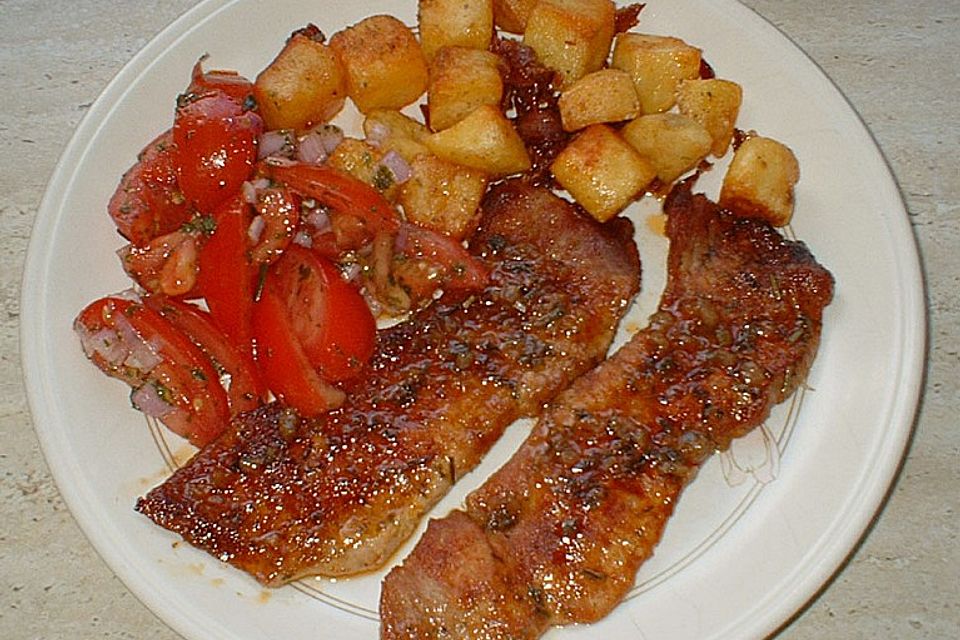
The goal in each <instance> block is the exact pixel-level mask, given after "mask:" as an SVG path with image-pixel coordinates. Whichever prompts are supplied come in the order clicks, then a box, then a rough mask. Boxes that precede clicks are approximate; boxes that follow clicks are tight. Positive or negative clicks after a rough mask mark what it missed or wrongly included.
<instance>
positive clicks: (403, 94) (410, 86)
mask: <svg viewBox="0 0 960 640" xmlns="http://www.w3.org/2000/svg"><path fill="white" fill-rule="evenodd" d="M330 46H331V47H332V48H333V50H334V51H336V52H337V54H338V55H339V56H340V60H341V62H342V63H343V66H344V68H345V69H346V74H347V92H348V93H349V95H350V98H351V99H352V100H353V101H354V102H355V103H356V105H357V108H358V109H360V111H362V112H363V113H369V112H370V111H373V110H374V109H400V108H401V107H405V106H406V105H408V104H411V103H412V102H414V101H416V100H417V98H419V97H420V96H421V95H423V92H424V91H425V90H426V88H427V77H428V76H427V61H426V59H425V58H424V57H423V51H422V50H421V48H420V43H419V42H417V39H416V37H414V35H413V32H411V31H410V29H409V27H407V25H405V24H403V23H402V22H400V21H399V20H397V19H396V18H394V17H393V16H386V15H379V16H371V17H369V18H365V19H363V20H361V21H360V22H358V23H357V24H355V25H353V26H352V27H348V28H346V29H344V30H343V31H340V32H338V33H336V34H335V35H334V36H333V37H332V38H331V39H330Z"/></svg>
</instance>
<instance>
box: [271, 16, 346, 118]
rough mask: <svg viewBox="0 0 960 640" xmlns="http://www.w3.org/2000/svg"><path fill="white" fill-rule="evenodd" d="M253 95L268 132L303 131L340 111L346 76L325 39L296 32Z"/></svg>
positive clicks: (344, 97) (344, 98) (272, 63)
mask: <svg viewBox="0 0 960 640" xmlns="http://www.w3.org/2000/svg"><path fill="white" fill-rule="evenodd" d="M253 93H254V96H255V97H256V99H257V105H258V108H259V111H260V116H261V117H262V118H263V122H264V125H265V126H266V128H267V129H296V130H298V131H302V130H304V129H308V128H310V127H311V126H313V125H315V124H320V123H322V122H328V121H330V120H331V119H332V118H333V117H334V116H335V115H337V113H339V112H340V109H341V108H342V107H343V103H344V100H346V97H347V84H346V74H345V72H344V69H343V66H342V65H341V64H340V59H339V58H338V57H337V55H336V54H335V53H334V52H333V51H332V50H331V49H330V48H329V47H328V46H327V45H325V44H324V43H323V41H322V37H318V38H312V37H310V36H309V35H306V34H305V33H295V34H294V35H293V36H291V37H290V39H289V40H288V41H287V44H286V46H284V48H283V50H281V51H280V53H279V54H278V55H277V57H276V58H275V59H274V60H273V62H271V63H270V64H269V65H268V66H267V67H266V68H265V69H264V70H263V71H261V72H260V75H258V76H257V79H256V80H255V81H254V84H253Z"/></svg>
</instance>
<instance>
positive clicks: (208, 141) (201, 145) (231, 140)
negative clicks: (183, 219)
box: [173, 91, 263, 213]
mask: <svg viewBox="0 0 960 640" xmlns="http://www.w3.org/2000/svg"><path fill="white" fill-rule="evenodd" d="M262 131H263V121H262V120H260V116H258V115H256V114H255V113H252V112H250V111H244V110H243V107H242V106H241V105H240V104H239V103H238V102H237V101H236V100H234V99H233V98H231V97H230V96H229V95H227V94H226V93H224V92H223V91H213V92H210V93H205V94H201V95H187V96H185V97H184V99H183V100H182V104H180V105H179V106H178V107H177V114H176V118H175V119H174V123H173V141H174V144H175V145H176V153H177V177H178V183H179V185H180V188H181V189H182V190H183V195H184V196H186V198H187V200H189V201H190V202H192V203H193V204H194V205H195V206H196V207H197V208H198V209H199V210H200V211H202V212H205V213H208V212H210V211H213V210H214V209H215V208H216V207H217V206H218V205H219V204H221V203H222V202H224V201H225V200H227V199H228V198H229V197H230V196H232V195H233V194H235V193H237V192H238V191H239V190H240V187H241V185H242V184H243V182H244V181H245V180H247V178H249V177H250V175H251V173H252V172H253V166H254V163H255V162H256V160H257V140H258V139H259V137H260V133H261V132H262Z"/></svg>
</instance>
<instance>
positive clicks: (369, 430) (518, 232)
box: [137, 184, 640, 586]
mask: <svg viewBox="0 0 960 640" xmlns="http://www.w3.org/2000/svg"><path fill="white" fill-rule="evenodd" d="M483 208H484V211H483V219H482V223H481V229H480V231H479V232H478V235H477V236H476V237H475V238H474V240H473V242H472V248H471V251H473V252H474V253H476V254H479V255H481V257H482V259H483V260H484V262H485V263H486V264H487V266H488V267H489V268H490V271H491V277H490V283H489V285H488V286H487V288H486V289H485V290H484V291H482V292H480V293H477V294H476V295H474V296H471V297H469V298H466V299H463V297H462V295H461V296H460V297H454V296H453V295H452V294H451V295H445V296H444V297H441V298H440V299H439V300H437V301H436V302H435V303H434V304H433V305H431V306H430V307H428V308H426V309H424V310H422V311H420V312H418V313H416V314H414V315H413V316H412V317H411V318H410V319H409V320H408V321H405V322H403V323H400V324H398V325H395V326H393V327H391V328H389V329H385V330H383V331H381V332H380V334H379V336H378V345H377V353H376V354H375V356H374V358H373V361H372V362H371V364H370V365H369V369H368V370H367V371H366V372H365V374H364V375H363V376H362V377H361V379H360V381H359V382H358V383H356V384H354V385H353V387H352V388H349V389H347V401H346V403H345V405H344V406H342V407H341V408H339V409H337V410H336V411H333V412H331V413H329V414H326V415H324V416H321V417H320V418H318V419H316V420H313V421H301V420H300V419H299V418H298V417H297V416H296V415H295V414H294V413H292V412H291V411H290V410H288V409H285V408H283V407H281V406H279V405H276V404H273V405H268V406H265V407H262V408H261V409H259V410H257V411H255V412H251V413H249V414H246V415H242V416H240V417H239V418H238V419H236V420H235V421H234V423H233V424H232V425H231V428H230V429H228V430H227V432H226V433H225V434H224V435H223V436H222V437H220V438H219V439H218V440H216V441H215V442H214V443H212V444H211V445H209V446H208V447H206V448H205V449H203V450H202V451H200V452H199V453H198V454H197V455H196V456H194V457H193V459H191V460H190V461H189V462H188V463H187V464H186V465H185V466H184V467H183V468H181V469H179V470H178V471H176V472H175V473H174V474H173V475H172V476H171V477H170V478H169V479H168V480H167V481H166V482H164V483H163V484H162V485H160V486H159V487H157V488H155V489H153V490H152V491H151V492H150V493H149V494H148V495H147V496H146V497H144V498H141V499H140V500H139V502H138V503H137V509H138V510H139V511H140V512H141V513H144V514H145V515H147V516H148V517H149V518H151V519H152V520H153V521H154V522H156V523H157V524H159V525H160V526H163V527H165V528H167V529H170V530H171V531H174V532H176V533H178V534H180V535H181V536H183V538H184V539H186V540H187V541H188V542H190V543H191V544H193V545H195V546H197V547H200V548H201V549H204V550H206V551H208V552H209V553H211V554H212V555H214V556H216V557H217V558H220V559H221V560H224V561H227V562H230V563H231V564H233V565H234V566H236V567H238V568H240V569H242V570H244V571H247V572H248V573H250V574H251V575H253V576H254V577H255V578H256V579H257V580H259V581H260V582H262V583H263V584H266V585H271V586H276V585H280V584H283V583H285V582H288V581H291V580H295V579H297V578H300V577H303V576H307V575H315V574H321V575H330V576H340V575H349V574H354V573H358V572H362V571H366V570H370V569H374V568H376V567H378V566H379V565H381V564H382V563H383V562H385V561H386V560H387V559H388V558H389V557H390V555H391V554H392V553H393V552H394V551H395V550H396V548H397V547H398V546H399V545H400V544H401V543H402V542H403V541H404V540H405V539H406V538H407V537H408V536H409V535H410V534H411V533H412V532H413V530H414V529H415V527H416V526H417V524H418V522H419V520H420V518H421V517H422V516H423V514H424V513H425V512H426V511H427V510H428V509H429V508H430V507H431V506H432V505H433V504H435V503H436V501H437V500H439V499H440V497H442V496H443V495H444V494H445V493H446V492H447V490H448V489H449V487H450V486H451V485H452V484H453V483H454V482H455V481H456V479H457V477H459V476H460V475H462V474H463V473H466V472H467V471H469V470H470V469H472V468H473V467H474V466H475V465H476V464H477V463H478V462H479V460H480V459H481V457H482V456H483V455H484V454H485V453H486V452H487V450H488V449H489V448H490V447H491V446H492V444H493V443H494V442H495V441H496V440H497V438H499V437H500V435H501V434H502V432H503V430H504V429H505V427H506V426H507V425H509V424H510V423H511V422H513V421H514V420H516V419H517V418H520V417H523V416H532V415H536V414H538V413H539V412H540V411H541V410H542V407H543V406H544V404H545V403H546V402H547V401H549V400H550V399H551V398H553V396H554V395H555V394H556V393H558V392H559V391H560V390H562V389H563V388H565V387H566V386H567V385H569V384H570V382H571V381H572V380H573V379H575V378H576V377H577V376H579V375H580V374H582V373H583V372H585V371H587V370H589V369H590V368H591V367H592V366H594V365H595V364H596V363H597V362H599V361H600V360H601V359H602V358H603V357H604V355H605V354H606V352H607V349H608V348H609V345H610V343H611V341H612V339H613V335H614V332H615V328H616V326H617V324H618V322H619V320H620V318H621V316H622V315H623V313H624V312H625V311H626V309H627V308H628V306H629V303H630V301H631V299H632V297H633V296H634V295H635V293H636V291H637V289H638V286H639V268H640V265H639V259H638V257H637V252H636V247H635V245H634V243H633V232H632V226H631V225H630V224H629V223H628V222H626V221H618V222H616V223H614V224H608V225H605V226H599V225H597V224H595V223H593V222H591V221H589V220H587V219H586V217H584V216H582V215H580V214H578V213H577V212H576V211H575V210H574V209H573V207H572V206H571V205H569V204H568V203H566V202H565V201H563V200H561V199H559V198H557V197H556V196H554V195H552V194H550V193H549V192H547V191H545V190H540V189H536V188H533V187H528V186H521V185H519V184H506V185H503V186H500V187H498V188H497V189H496V190H494V191H493V192H492V193H491V194H489V195H488V197H487V198H486V199H485V202H484V206H483Z"/></svg>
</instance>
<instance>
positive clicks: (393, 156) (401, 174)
mask: <svg viewBox="0 0 960 640" xmlns="http://www.w3.org/2000/svg"><path fill="white" fill-rule="evenodd" d="M380 164H381V165H383V166H384V167H386V168H387V169H389V170H390V173H392V174H393V180H394V182H396V183H398V184H399V183H402V182H406V181H407V180H409V179H410V176H411V175H412V174H413V170H412V169H411V168H410V164H409V163H408V162H407V161H406V160H405V159H404V157H403V156H401V155H400V154H399V153H397V152H396V151H393V150H390V151H387V153H385V154H384V156H383V158H382V159H381V160H380Z"/></svg>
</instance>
